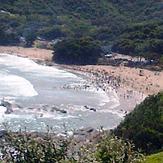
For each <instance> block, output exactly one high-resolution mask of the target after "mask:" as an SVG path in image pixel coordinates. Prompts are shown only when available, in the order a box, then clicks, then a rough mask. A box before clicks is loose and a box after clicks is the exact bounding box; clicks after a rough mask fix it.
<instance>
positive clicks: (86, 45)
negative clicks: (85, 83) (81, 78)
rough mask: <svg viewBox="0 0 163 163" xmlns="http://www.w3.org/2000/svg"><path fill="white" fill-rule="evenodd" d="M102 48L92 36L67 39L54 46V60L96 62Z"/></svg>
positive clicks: (60, 61) (75, 62)
mask: <svg viewBox="0 0 163 163" xmlns="http://www.w3.org/2000/svg"><path fill="white" fill-rule="evenodd" d="M100 53H101V48H100V46H99V45H98V44H97V43H95V42H94V41H93V40H92V39H90V38H80V39H67V40H63V41H61V42H58V43H57V44H56V45H55V46H54V56H53V60H54V61H55V62H56V63H60V64H79V65H85V64H96V63H97V61H98V58H99V57H100Z"/></svg>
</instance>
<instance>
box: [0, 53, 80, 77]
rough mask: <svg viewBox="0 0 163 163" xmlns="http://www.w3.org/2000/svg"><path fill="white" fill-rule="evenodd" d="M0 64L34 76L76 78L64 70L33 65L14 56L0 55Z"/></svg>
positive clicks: (25, 59)
mask: <svg viewBox="0 0 163 163" xmlns="http://www.w3.org/2000/svg"><path fill="white" fill-rule="evenodd" d="M0 64H4V65H6V66H9V67H12V68H16V69H19V70H20V71H22V72H31V73H33V74H35V75H38V76H40V75H42V76H55V77H58V78H60V77H62V78H64V77H72V78H78V77H77V76H76V75H75V74H72V73H69V72H67V71H64V70H59V69H57V68H54V67H49V66H44V65H39V64H37V63H35V62H34V61H32V60H30V59H28V58H23V57H18V56H15V55H9V54H5V53H2V54H1V55H0Z"/></svg>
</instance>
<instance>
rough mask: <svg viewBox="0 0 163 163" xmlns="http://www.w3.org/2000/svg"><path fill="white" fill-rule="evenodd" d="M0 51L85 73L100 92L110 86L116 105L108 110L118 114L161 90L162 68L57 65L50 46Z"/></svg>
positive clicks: (1, 48) (130, 109) (3, 48)
mask: <svg viewBox="0 0 163 163" xmlns="http://www.w3.org/2000/svg"><path fill="white" fill-rule="evenodd" d="M0 53H8V54H11V55H17V56H21V57H28V58H30V59H32V60H34V61H36V62H37V63H41V64H45V65H47V66H49V65H50V66H56V67H58V68H59V69H64V70H67V71H70V72H72V73H77V74H78V73H81V74H83V75H85V76H86V77H87V78H88V79H89V80H90V81H91V82H92V84H94V85H96V86H98V87H100V88H101V89H103V90H104V92H106V93H108V91H109V90H110V89H112V91H114V92H115V94H116V95H117V98H118V99H119V103H120V105H119V106H117V107H115V108H113V109H112V110H111V112H112V113H114V112H115V114H117V113H119V114H122V116H124V115H126V114H127V113H129V112H130V111H132V110H133V109H134V107H135V106H136V105H137V104H139V103H140V102H142V101H143V100H144V98H145V97H147V96H148V95H151V94H156V93H158V92H159V91H161V90H163V82H162V81H163V71H161V72H156V71H149V70H144V69H139V68H129V67H124V66H119V67H113V66H103V65H86V66H75V65H74V66H69V65H57V64H55V63H52V61H51V58H52V51H51V50H45V49H37V48H22V47H9V46H8V47H5V46H0Z"/></svg>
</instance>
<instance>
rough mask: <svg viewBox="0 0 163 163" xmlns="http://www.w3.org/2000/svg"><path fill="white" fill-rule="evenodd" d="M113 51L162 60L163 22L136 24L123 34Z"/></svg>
mask: <svg viewBox="0 0 163 163" xmlns="http://www.w3.org/2000/svg"><path fill="white" fill-rule="evenodd" d="M112 50H113V51H116V52H119V53H122V54H129V55H138V56H142V57H145V58H147V59H155V60H160V59H161V57H163V22H162V23H160V22H157V21H156V22H154V21H153V22H149V23H146V22H145V23H139V24H134V25H133V26H131V27H129V28H128V29H126V30H125V31H124V32H123V34H122V35H121V36H120V39H119V40H118V41H117V42H115V43H114V45H113V47H112Z"/></svg>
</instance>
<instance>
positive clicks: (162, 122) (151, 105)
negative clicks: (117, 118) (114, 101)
mask: <svg viewBox="0 0 163 163" xmlns="http://www.w3.org/2000/svg"><path fill="white" fill-rule="evenodd" d="M114 132H115V134H116V135H117V136H120V137H123V138H124V139H130V140H132V141H133V142H134V144H135V145H136V147H137V148H141V149H142V150H143V151H144V152H146V153H153V152H157V151H160V150H163V93H158V95H152V96H149V97H148V98H146V99H145V100H144V101H143V102H142V103H141V104H140V105H138V106H137V107H136V108H135V109H134V111H133V112H131V113H130V114H128V115H127V117H126V118H125V120H124V121H123V122H122V123H121V124H120V125H119V126H118V127H117V129H115V131H114Z"/></svg>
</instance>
